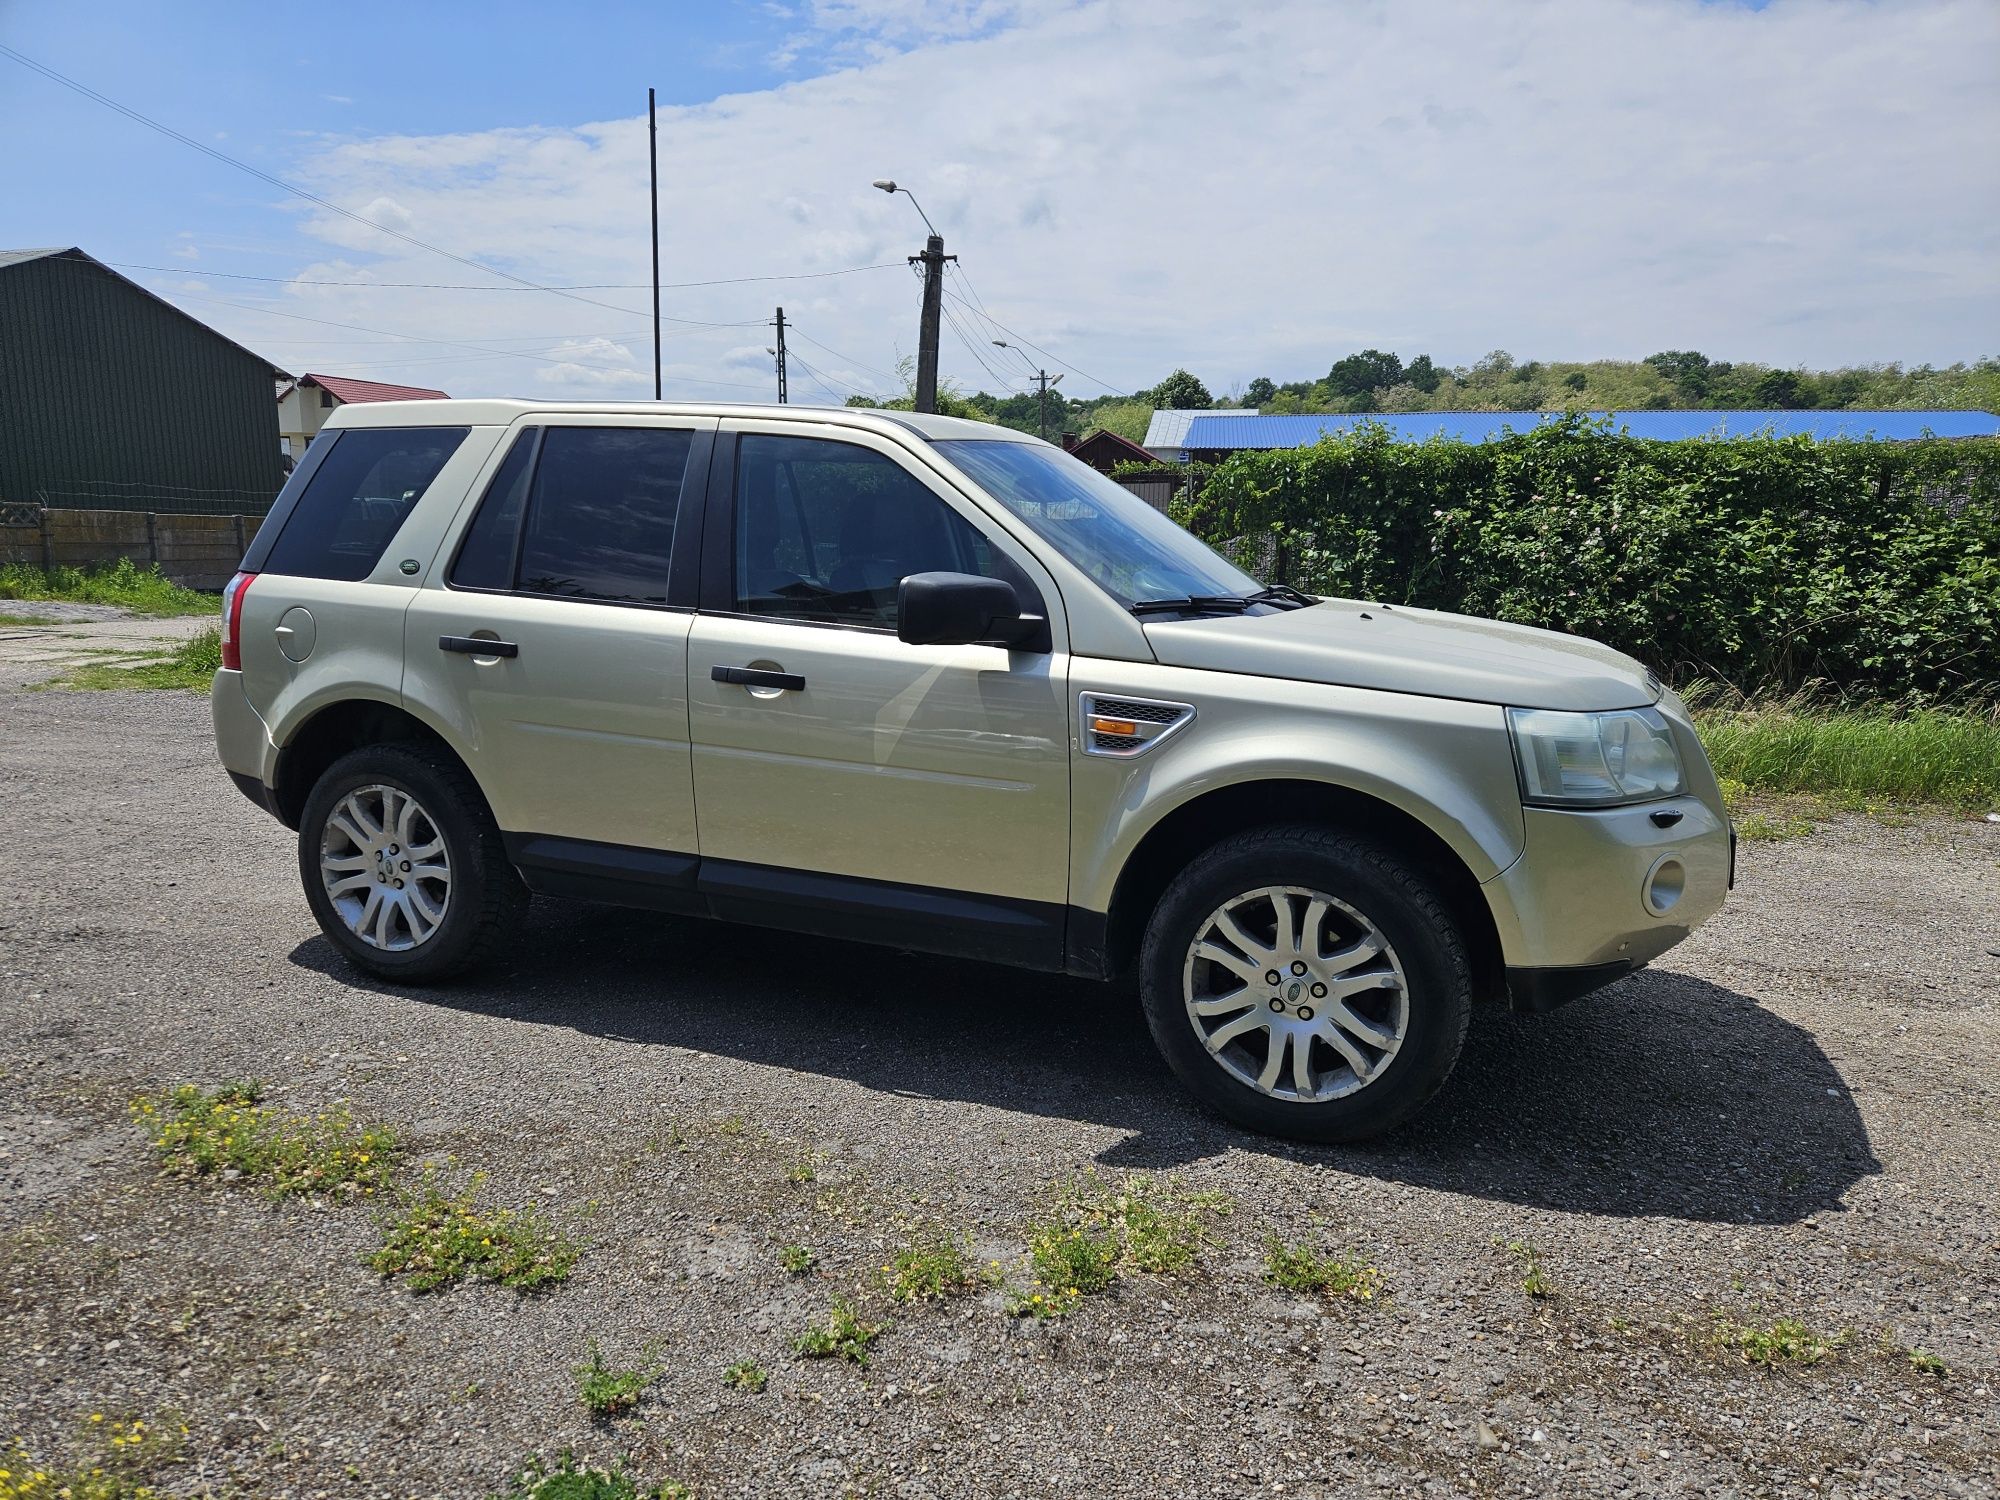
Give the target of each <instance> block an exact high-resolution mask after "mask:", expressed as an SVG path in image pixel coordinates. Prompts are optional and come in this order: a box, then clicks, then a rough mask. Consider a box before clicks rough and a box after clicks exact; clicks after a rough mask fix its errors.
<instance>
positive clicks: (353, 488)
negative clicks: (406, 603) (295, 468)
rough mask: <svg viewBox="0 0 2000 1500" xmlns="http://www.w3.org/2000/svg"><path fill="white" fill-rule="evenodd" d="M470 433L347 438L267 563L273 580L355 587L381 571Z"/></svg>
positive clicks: (402, 431)
mask: <svg viewBox="0 0 2000 1500" xmlns="http://www.w3.org/2000/svg"><path fill="white" fill-rule="evenodd" d="M471 430H472V429H471V428H469V427H358V428H354V429H352V430H351V431H347V432H342V433H340V434H339V436H338V440H337V441H336V442H335V443H334V445H333V448H332V451H330V452H329V453H328V454H327V455H326V458H325V459H324V460H323V461H322V462H321V463H320V466H319V470H318V472H317V473H315V474H314V475H313V477H312V481H311V482H310V483H309V484H307V486H306V488H305V492H304V493H303V494H301V495H300V496H299V501H298V504H297V505H296V506H294V507H293V509H292V513H291V515H290V516H289V517H288V518H287V519H286V521H285V529H284V530H283V531H282V532H280V533H279V535H278V540H277V541H276V542H275V543H273V544H272V547H271V552H270V555H269V556H268V557H266V558H265V560H264V571H265V572H267V573H286V574H290V575H291V576H292V577H294V578H333V579H340V580H343V581H346V582H350V583H352V582H355V581H357V580H359V579H363V578H366V577H367V576H368V575H369V574H370V573H372V572H374V571H375V564H377V563H378V562H380V561H381V560H382V554H383V553H384V552H385V551H387V550H388V546H389V542H390V539H391V538H393V537H394V536H395V535H396V533H397V532H398V531H399V530H401V529H402V525H403V522H404V521H405V520H406V519H407V518H408V517H409V514H410V512H411V511H412V510H414V509H416V505H417V501H418V500H420V499H422V498H423V493H424V491H425V490H427V489H429V488H430V486H431V481H432V480H434V479H436V478H437V476H438V470H440V469H442V468H443V467H444V466H445V462H446V460H448V459H449V458H450V457H451V456H452V454H454V453H456V452H457V451H458V445H459V444H460V443H462V442H464V441H465V438H466V434H467V433H469V432H470V431H471Z"/></svg>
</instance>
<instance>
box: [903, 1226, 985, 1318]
mask: <svg viewBox="0 0 2000 1500" xmlns="http://www.w3.org/2000/svg"><path fill="white" fill-rule="evenodd" d="M982 1279H983V1278H982V1277H981V1275H980V1273H979V1272H978V1271H977V1270H976V1269H975V1267H974V1266H973V1263H972V1261H971V1259H970V1258H969V1257H968V1256H967V1255H966V1241H965V1238H964V1236H963V1235H954V1234H948V1233H945V1232H943V1231H936V1230H930V1231H919V1232H918V1233H917V1234H916V1235H915V1236H914V1237H913V1238H912V1239H911V1240H910V1242H909V1244H907V1245H905V1246H904V1247H903V1248H902V1249H900V1250H898V1251H896V1252H895V1253H894V1254H893V1255H891V1256H890V1257H889V1261H888V1264H887V1265H885V1266H883V1267H882V1281H883V1289H884V1290H885V1291H886V1292H887V1293H888V1294H889V1300H890V1301H891V1302H927V1301H931V1300H934V1299H936V1298H941V1297H949V1296H953V1295H955V1294H957V1293H959V1292H968V1291H971V1290H972V1289H973V1288H974V1287H976V1286H978V1285H979V1284H980V1282H981V1280H982Z"/></svg>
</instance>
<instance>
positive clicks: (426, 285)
mask: <svg viewBox="0 0 2000 1500" xmlns="http://www.w3.org/2000/svg"><path fill="white" fill-rule="evenodd" d="M104 264H106V265H107V266H116V267H117V268H118V269H119V270H121V271H158V272H160V273H161V274H163V275H167V276H215V277H221V278H226V279H227V280H230V281H268V282H273V283H275V284H277V285H280V286H345V287H355V288H358V289H360V290H363V291H366V290H368V289H370V288H373V287H385V288H387V287H393V288H396V289H399V290H405V291H422V292H638V291H645V290H646V289H647V288H649V287H650V286H652V283H651V282H650V281H583V282H575V283H570V284H567V285H562V286H474V285H473V284H471V283H470V282H463V281H457V282H454V281H312V280H308V279H306V278H304V277H299V276H252V275H250V274H249V273H248V272H246V271H211V270H208V269H207V268H206V267H202V266H193V265H187V266H148V265H141V264H140V263H138V262H137V261H129V260H107V261H106V262H104ZM900 264H901V263H900V262H898V261H886V260H885V261H883V262H882V263H881V264H880V265H873V266H844V267H842V268H841V269H840V270H838V271H793V272H790V273H787V274H785V275H781V276H724V277H721V278H719V279H717V280H714V281H663V282H661V283H660V290H661V291H663V292H682V291H688V290H690V289H692V288H696V287H705V286H745V285H749V284H751V283H754V282H760V281H819V280H823V279H824V278H826V277H828V276H852V275H854V274H855V273H856V272H858V271H887V270H891V269H894V268H895V267H896V266H898V265H900ZM668 321H669V322H673V321H676V320H674V319H669V320H668ZM715 326H716V327H725V326H727V327H734V326H735V325H734V324H728V325H725V324H716V325H715Z"/></svg>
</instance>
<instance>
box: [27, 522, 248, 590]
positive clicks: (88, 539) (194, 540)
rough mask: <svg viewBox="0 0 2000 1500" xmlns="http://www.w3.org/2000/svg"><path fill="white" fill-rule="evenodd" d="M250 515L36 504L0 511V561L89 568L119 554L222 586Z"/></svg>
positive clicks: (176, 576)
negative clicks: (42, 507)
mask: <svg viewBox="0 0 2000 1500" xmlns="http://www.w3.org/2000/svg"><path fill="white" fill-rule="evenodd" d="M258 522H259V518H258V517H256V516H184V515H170V514H154V513H153V512H150V511H142V510H39V509H33V510H31V509H27V508H24V507H21V506H9V507H7V508H6V511H5V513H4V515H0V562H10V563H27V564H29V565H31V566H36V567H44V568H94V567H102V566H104V565H106V564H109V563H115V562H117V561H118V559H119V558H121V557H129V558H131V559H132V561H133V562H135V563H139V564H140V565H142V566H143V565H145V564H148V563H153V564H157V565H158V566H159V569H160V572H161V573H163V574H165V575H166V577H168V578H169V579H171V580H172V581H173V582H175V583H178V584H180V585H181V586H182V587H184V588H191V589H220V588H221V587H222V586H223V585H224V584H225V583H227V582H229V576H230V574H232V573H234V572H235V571H236V565H237V563H238V562H240V561H241V560H242V557H243V549H244V547H245V545H246V544H247V543H248V542H249V540H250V538H251V537H254V536H255V535H256V534H257V526H258Z"/></svg>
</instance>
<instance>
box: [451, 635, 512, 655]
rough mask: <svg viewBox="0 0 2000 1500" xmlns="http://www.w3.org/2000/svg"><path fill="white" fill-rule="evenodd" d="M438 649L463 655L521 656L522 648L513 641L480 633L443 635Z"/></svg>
mask: <svg viewBox="0 0 2000 1500" xmlns="http://www.w3.org/2000/svg"><path fill="white" fill-rule="evenodd" d="M438 650H440V651H456V652H458V653H459V654H460V655H461V656H519V655H520V654H521V648H520V647H519V646H517V645H515V644H514V643H513V642H512V641H490V640H488V639H486V637H484V636H480V635H441V636H439V637H438Z"/></svg>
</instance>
